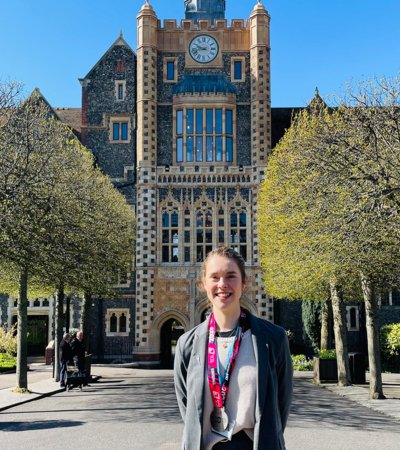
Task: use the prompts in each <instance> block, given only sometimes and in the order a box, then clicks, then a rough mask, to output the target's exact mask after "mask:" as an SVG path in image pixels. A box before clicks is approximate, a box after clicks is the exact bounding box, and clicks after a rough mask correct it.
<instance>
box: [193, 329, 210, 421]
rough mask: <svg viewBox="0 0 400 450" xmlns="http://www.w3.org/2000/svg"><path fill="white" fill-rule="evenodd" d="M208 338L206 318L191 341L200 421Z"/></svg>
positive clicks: (201, 417)
mask: <svg viewBox="0 0 400 450" xmlns="http://www.w3.org/2000/svg"><path fill="white" fill-rule="evenodd" d="M207 338H208V320H206V321H204V322H203V323H202V324H200V325H199V327H198V328H197V330H196V334H195V337H194V341H193V368H194V369H195V373H196V376H195V378H194V386H193V390H194V395H195V399H196V406H197V411H198V414H199V419H200V423H201V422H202V420H203V406H204V405H203V403H204V402H203V393H204V382H205V376H206V368H205V363H206V348H207Z"/></svg>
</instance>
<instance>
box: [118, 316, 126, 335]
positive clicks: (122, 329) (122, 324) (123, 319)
mask: <svg viewBox="0 0 400 450" xmlns="http://www.w3.org/2000/svg"><path fill="white" fill-rule="evenodd" d="M119 332H120V333H126V316H125V314H123V313H122V315H121V317H120V318H119Z"/></svg>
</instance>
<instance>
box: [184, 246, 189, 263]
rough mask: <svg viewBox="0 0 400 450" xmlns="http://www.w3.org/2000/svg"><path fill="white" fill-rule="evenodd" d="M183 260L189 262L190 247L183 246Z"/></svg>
mask: <svg viewBox="0 0 400 450" xmlns="http://www.w3.org/2000/svg"><path fill="white" fill-rule="evenodd" d="M185 262H190V247H185Z"/></svg>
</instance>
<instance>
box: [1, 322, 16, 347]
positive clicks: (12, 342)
mask: <svg viewBox="0 0 400 450" xmlns="http://www.w3.org/2000/svg"><path fill="white" fill-rule="evenodd" d="M15 330H16V326H15V325H14V326H13V327H11V328H10V329H9V330H7V325H6V324H4V325H3V326H2V327H0V355H1V354H9V355H16V354H17V336H16V334H15Z"/></svg>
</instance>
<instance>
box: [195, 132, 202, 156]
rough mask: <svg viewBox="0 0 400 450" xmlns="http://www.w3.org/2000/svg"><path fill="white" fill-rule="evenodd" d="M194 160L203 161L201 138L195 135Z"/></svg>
mask: <svg viewBox="0 0 400 450" xmlns="http://www.w3.org/2000/svg"><path fill="white" fill-rule="evenodd" d="M196 161H203V138H202V137H199V136H197V137H196Z"/></svg>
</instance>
